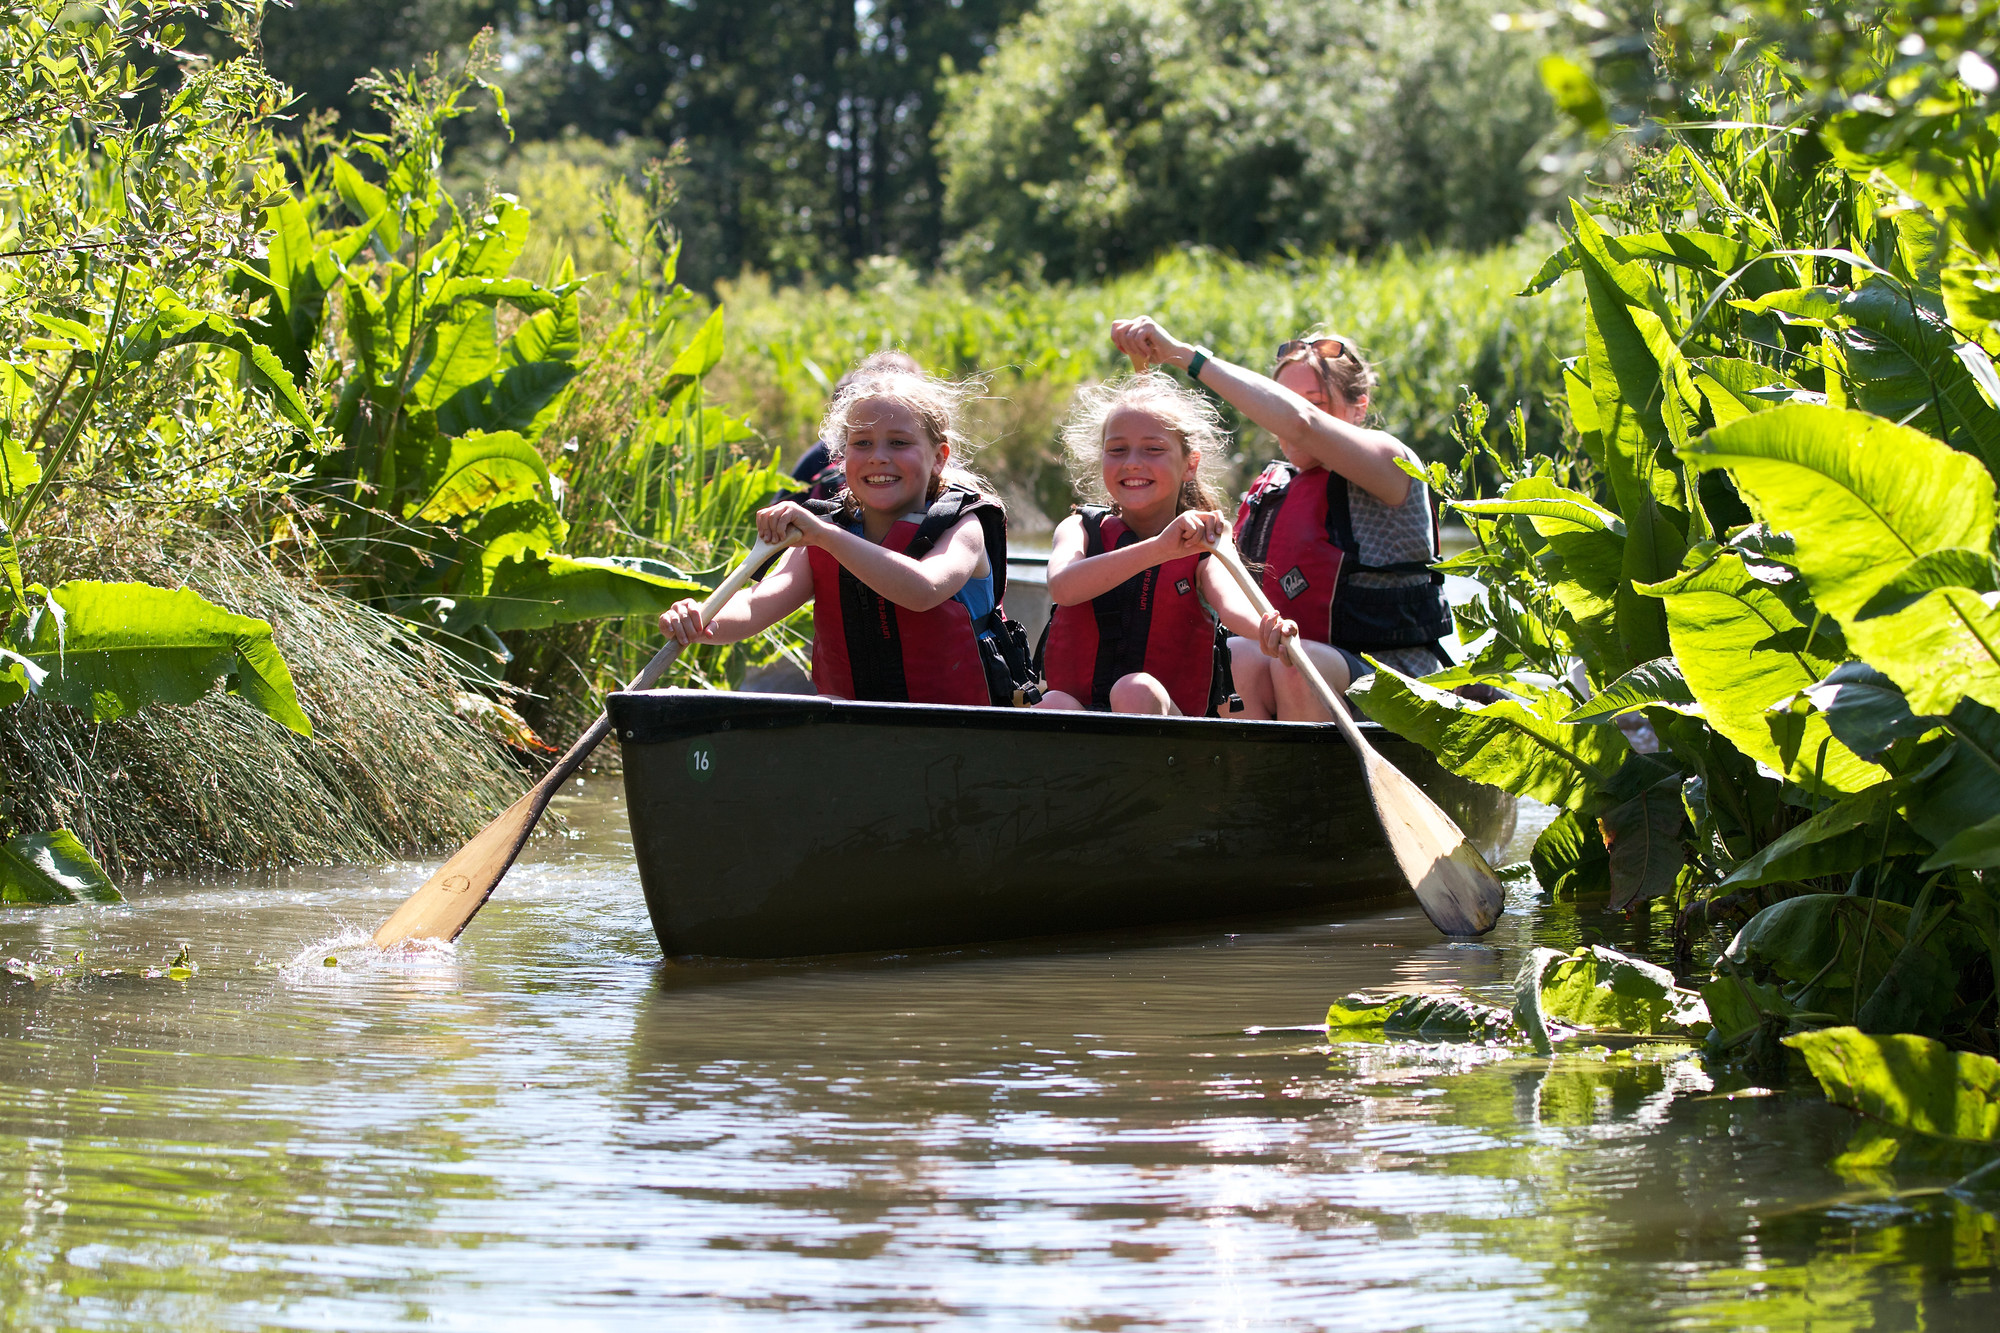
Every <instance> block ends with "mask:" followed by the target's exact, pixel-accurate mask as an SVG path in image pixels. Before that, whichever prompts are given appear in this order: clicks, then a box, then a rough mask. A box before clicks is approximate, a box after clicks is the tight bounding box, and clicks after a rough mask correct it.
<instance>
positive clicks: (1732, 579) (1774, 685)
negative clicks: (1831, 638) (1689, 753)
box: [1639, 412, 1887, 792]
mask: <svg viewBox="0 0 2000 1333" xmlns="http://www.w3.org/2000/svg"><path fill="white" fill-rule="evenodd" d="M1775 415H1777V414H1776V413H1772V412H1766V413H1762V414H1760V415H1758V416H1755V417H1750V418H1746V419H1745V421H1744V422H1743V423H1742V424H1744V425H1748V424H1752V423H1754V422H1759V421H1764V420H1767V419H1769V418H1770V417H1772V416H1775ZM1639 591H1641V592H1643V593H1646V594H1648V595H1650V596H1654V597H1658V598H1660V599H1661V600H1662V601H1664V602H1665V604H1666V609H1667V628H1668V633H1669V635H1670V636H1671V637H1672V640H1673V655H1674V658H1675V660H1677V661H1678V662H1679V663H1680V666H1681V673H1682V675H1683V677H1684V678H1685V679H1686V681H1687V684H1688V688H1689V689H1690V690H1692V691H1693V692H1694V697H1695V699H1696V701H1697V702H1699V703H1700V704H1701V707H1702V716H1703V717H1704V718H1705V719H1707V721H1708V723H1709V725H1710V726H1712V727H1714V728H1715V730H1716V731H1718V732H1720V733H1722V735H1723V736H1725V737H1727V738H1728V740H1729V742H1730V743H1731V744H1732V745H1734V746H1736V748H1737V749H1739V750H1741V751H1742V752H1743V753H1744V754H1746V755H1749V756H1750V757H1751V758H1752V759H1755V760H1757V761H1759V762H1760V763H1763V764H1766V765H1768V766H1770V767H1771V768H1773V769H1776V770H1777V771H1778V772H1780V773H1783V774H1784V775H1785V776H1786V777H1788V778H1790V779H1791V780H1792V781H1794V782H1797V783H1799V784H1800V785H1802V786H1805V787H1807V788H1808V789H1811V790H1814V791H1821V792H1829V791H1830V792H1851V791H1860V790H1861V789H1862V788H1864V787H1868V786H1872V785H1874V784H1875V783H1877V782H1879V781H1881V780H1882V779H1883V778H1884V777H1885V776H1887V775H1886V774H1885V773H1884V772H1883V771H1882V770H1881V769H1880V768H1878V767H1876V766H1875V765H1874V764H1870V763H1868V762H1867V761H1865V760H1863V759H1862V758H1861V757H1860V756H1859V755H1857V754H1855V753H1854V752H1853V751H1852V750H1850V749H1848V748H1847V747H1846V746H1845V745H1842V744H1841V743H1840V741H1839V740H1837V739H1836V738H1835V737H1834V735H1833V732H1832V730H1831V729H1830V728H1829V727H1828V726H1827V723H1826V719H1825V718H1824V717H1822V716H1821V715H1820V714H1819V713H1818V712H1817V711H1814V710H1812V709H1810V708H1806V709H1803V710H1800V709H1793V708H1784V709H1777V710H1776V711H1774V705H1778V704H1780V703H1783V702H1785V701H1788V700H1793V699H1796V698H1797V697H1798V696H1800V695H1801V694H1802V693H1803V692H1804V691H1806V690H1808V689H1810V688H1812V687H1813V686H1814V685H1816V684H1818V683H1819V682H1820V681H1821V680H1823V679H1825V677H1826V676H1827V674H1828V673H1829V672H1831V671H1832V670H1833V668H1834V667H1836V666H1838V665H1839V664H1840V662H1841V661H1842V660H1843V658H1844V655H1842V654H1841V653H1840V651H1839V648H1838V646H1837V644H1833V643H1828V642H1826V639H1825V636H1815V635H1813V633H1812V629H1813V622H1814V618H1815V617H1814V612H1813V608H1812V605H1811V603H1810V602H1809V601H1808V599H1807V598H1806V595H1805V589H1804V588H1803V587H1802V586H1801V585H1800V584H1799V582H1798V580H1796V579H1794V578H1793V577H1792V576H1791V574H1790V573H1789V571H1786V570H1783V569H1780V568H1778V567H1776V566H1769V565H1760V566H1757V567H1756V569H1754V570H1753V569H1752V568H1750V567H1749V566H1748V565H1746V564H1745V562H1744V559H1743V557H1742V555H1741V554H1740V553H1738V552H1736V551H1733V550H1730V551H1718V550H1715V549H1714V548H1710V553H1709V554H1708V556H1707V558H1706V559H1704V560H1702V561H1701V562H1700V563H1699V564H1697V565H1696V566H1695V567H1694V568H1693V569H1690V570H1687V571H1686V572H1684V573H1681V574H1678V575H1676V576H1675V577H1673V578H1671V579H1667V580H1664V581H1662V582H1660V583H1655V584H1649V585H1646V586H1643V587H1641V588H1640V589H1639Z"/></svg>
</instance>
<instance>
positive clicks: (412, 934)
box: [375, 541, 779, 949]
mask: <svg viewBox="0 0 2000 1333" xmlns="http://www.w3.org/2000/svg"><path fill="white" fill-rule="evenodd" d="M778 549H779V548H777V547H775V546H772V545H770V544H769V543H767V542H763V541H759V542H758V543H757V544H756V545H755V546H753V547H751V548H750V554H749V555H747V556H745V557H744V558H743V563H742V564H740V565H738V566H737V567H736V568H735V569H733V570H731V571H730V572H729V577H728V578H725V579H724V580H723V581H722V582H721V583H720V584H718V585H716V589H715V591H714V592H713V593H710V594H709V598H708V600H707V601H705V602H703V603H702V604H701V623H702V624H704V625H706V624H707V623H708V622H709V621H711V620H713V619H715V616H716V613H717V612H718V611H720V610H722V608H723V607H725V606H727V605H729V599H730V598H732V597H734V596H735V595H736V594H737V592H738V591H740V590H741V589H742V587H743V585H744V584H745V583H748V582H749V581H750V576H751V574H753V573H754V572H756V570H757V568H758V567H759V566H761V565H762V564H763V563H764V561H765V560H767V559H769V558H770V557H771V556H772V555H773V554H774V553H775V552H776V551H777V550H778ZM680 654H681V646H680V645H679V644H678V643H669V644H667V645H666V646H665V647H664V648H662V649H660V651H659V652H657V653H655V654H653V660H652V661H650V662H648V663H646V667H645V670H643V671H641V672H640V673H639V674H638V675H637V676H635V677H633V679H632V683H631V684H630V685H627V686H626V687H625V688H626V689H627V690H645V689H651V688H652V686H653V683H654V682H655V681H657V680H658V679H659V678H660V676H661V674H662V673H663V672H665V671H666V669H667V668H668V667H669V666H671V665H673V661H674V659H675V658H677V657H679V656H680ZM610 730H611V718H610V716H609V715H608V714H605V713H599V714H598V715H597V721H595V722H593V723H591V724H590V730H588V731H586V732H584V733H583V737H582V739H580V740H578V741H577V743H576V744H575V745H572V746H570V747H569V752H568V753H567V754H565V755H563V757H562V758H561V759H558V760H557V761H556V764H555V767H554V768H551V769H550V770H549V771H548V773H547V774H546V775H545V776H544V777H543V778H542V780H541V781H540V782H537V783H536V784H535V785H534V786H533V787H530V788H529V789H528V791H527V793H526V794H525V795H523V796H522V797H521V799H520V800H518V801H516V802H514V804H512V805H510V806H508V807H507V808H506V810H504V811H503V812H502V813H501V814H500V817H499V818H497V819H495V820H494V821H493V822H492V823H491V824H488V825H487V826H486V827H485V828H483V829H481V830H480V831H479V832H478V833H477V834H476V835H475V836H474V837H473V839H472V841H471V842H468V843H466V844H465V846H463V847H461V848H459V849H458V851H457V853H456V854H454V855H453V856H452V858H451V859H450V860H449V861H446V862H445V863H444V864H443V865H442V866H439V867H438V871H437V873H436V874H435V875H432V876H431V877H430V879H429V880H427V881H425V883H424V886H423V887H422V888H420V889H418V890H417V891H416V892H415V893H413V894H411V895H410V896H409V898H408V899H406V900H405V901H404V903H403V905H402V906H401V907H399V908H397V909H396V910H395V912H394V913H393V914H392V915H391V916H390V917H389V919H388V920H387V921H384V922H383V923H382V927H381V929H380V930H377V931H376V932H375V947H376V948H378V949H387V948H389V947H391V946H393V945H397V944H401V943H402V942H403V941H404V940H433V939H434V940H455V939H457V938H458V936H459V932H461V931H463V930H464V929H465V927H466V923H468V922H469V921H471V920H472V918H473V917H474V916H475V915H476V914H477V913H478V911H479V909H480V908H482V907H484V906H485V905H486V900H487V899H488V898H490V897H492V896H493V890H494V889H495V888H497V887H499V884H500V880H501V878H502V877H503V876H505V875H506V873H507V869H508V867H510V866H512V865H513V864H514V858H515V857H517V856H519V855H520V854H521V847H522V846H523V844H525V843H526V842H527V841H528V835H529V834H530V833H532V832H534V831H535V824H536V823H537V822H538V821H539V820H540V819H541V817H542V811H544V810H546V809H548V805H549V798H550V797H552V796H554V795H555V794H556V792H557V791H559V790H561V788H562V785H563V783H565V782H567V781H569V779H570V777H571V775H573V774H574V773H575V772H576V770H577V769H579V768H581V767H583V761H584V760H586V759H588V758H589V757H590V754H591V751H593V750H595V749H596V748H597V745H598V742H599V741H602V740H603V739H604V737H605V736H606V735H607V734H608V733H609V732H610ZM691 762H692V761H691ZM701 762H702V764H703V766H704V774H703V775H704V776H706V764H707V762H708V759H707V756H706V754H704V755H702V756H701Z"/></svg>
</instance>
